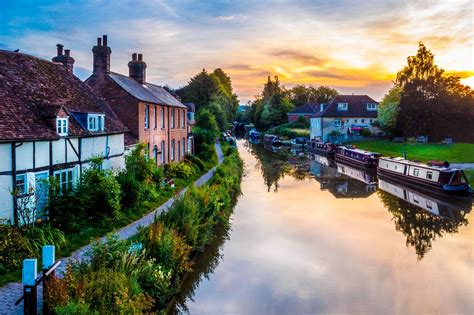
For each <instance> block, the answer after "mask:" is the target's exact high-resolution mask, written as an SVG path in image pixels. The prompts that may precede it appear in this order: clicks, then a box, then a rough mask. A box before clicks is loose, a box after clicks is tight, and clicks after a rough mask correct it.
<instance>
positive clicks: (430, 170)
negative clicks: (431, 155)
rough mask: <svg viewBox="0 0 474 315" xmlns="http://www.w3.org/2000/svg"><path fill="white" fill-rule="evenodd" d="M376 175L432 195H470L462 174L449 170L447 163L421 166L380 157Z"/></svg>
mask: <svg viewBox="0 0 474 315" xmlns="http://www.w3.org/2000/svg"><path fill="white" fill-rule="evenodd" d="M377 173H378V175H379V176H387V177H390V178H392V179H394V180H398V181H401V182H402V183H405V184H407V185H411V186H414V187H417V188H422V189H425V190H429V191H430V192H432V193H437V194H443V195H449V196H459V197H468V196H469V195H470V194H472V189H471V187H470V186H469V182H468V180H467V177H466V175H465V174H464V172H463V171H462V170H461V169H458V168H451V167H450V166H449V163H447V162H443V163H433V164H431V163H430V164H423V163H419V162H414V161H410V160H406V159H403V158H391V157H382V158H380V160H379V165H378V169H377Z"/></svg>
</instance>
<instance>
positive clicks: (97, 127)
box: [87, 114, 105, 131]
mask: <svg viewBox="0 0 474 315" xmlns="http://www.w3.org/2000/svg"><path fill="white" fill-rule="evenodd" d="M104 126H105V116H104V115H100V114H89V115H87V130H89V131H104Z"/></svg>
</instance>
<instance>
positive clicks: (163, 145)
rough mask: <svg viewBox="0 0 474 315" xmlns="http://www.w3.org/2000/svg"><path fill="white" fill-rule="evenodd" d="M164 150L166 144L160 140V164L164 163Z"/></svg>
mask: <svg viewBox="0 0 474 315" xmlns="http://www.w3.org/2000/svg"><path fill="white" fill-rule="evenodd" d="M165 148H166V143H165V140H161V163H162V164H164V163H165Z"/></svg>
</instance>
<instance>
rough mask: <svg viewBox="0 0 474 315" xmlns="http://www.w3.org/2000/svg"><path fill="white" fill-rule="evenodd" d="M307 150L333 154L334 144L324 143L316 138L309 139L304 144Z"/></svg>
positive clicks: (327, 154) (328, 154)
mask: <svg viewBox="0 0 474 315" xmlns="http://www.w3.org/2000/svg"><path fill="white" fill-rule="evenodd" d="M306 148H307V150H308V151H309V152H311V153H315V154H320V155H326V156H333V155H334V153H335V150H336V146H335V145H334V144H332V143H324V142H321V141H318V140H310V141H308V143H307V146H306Z"/></svg>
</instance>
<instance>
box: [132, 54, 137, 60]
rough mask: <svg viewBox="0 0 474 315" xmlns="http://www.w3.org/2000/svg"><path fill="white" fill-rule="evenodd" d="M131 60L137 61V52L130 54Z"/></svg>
mask: <svg viewBox="0 0 474 315" xmlns="http://www.w3.org/2000/svg"><path fill="white" fill-rule="evenodd" d="M132 61H137V53H133V54H132Z"/></svg>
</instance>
